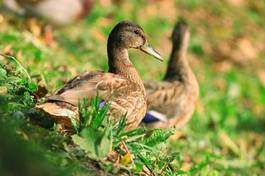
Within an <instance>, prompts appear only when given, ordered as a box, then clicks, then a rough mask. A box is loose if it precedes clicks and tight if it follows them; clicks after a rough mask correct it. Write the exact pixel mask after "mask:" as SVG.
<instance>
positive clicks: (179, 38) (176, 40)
mask: <svg viewBox="0 0 265 176" xmlns="http://www.w3.org/2000/svg"><path fill="white" fill-rule="evenodd" d="M171 40H172V43H173V47H174V49H175V50H179V49H181V48H182V47H187V46H186V44H187V43H188V40H189V27H188V24H187V23H186V22H185V21H184V20H179V21H178V22H177V23H176V26H175V28H174V30H173V32H172V35H171Z"/></svg>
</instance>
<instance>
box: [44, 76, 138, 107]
mask: <svg viewBox="0 0 265 176" xmlns="http://www.w3.org/2000/svg"><path fill="white" fill-rule="evenodd" d="M134 86H135V85H134V84H130V82H129V81H128V80H127V79H125V78H123V77H121V76H119V75H116V74H112V73H104V72H97V71H95V72H86V73H84V74H82V75H78V76H76V77H74V78H73V79H71V80H70V81H68V82H67V83H66V84H65V85H64V86H63V87H62V88H60V89H59V90H57V91H56V92H55V93H54V95H52V96H49V97H47V100H48V101H63V102H67V103H70V104H72V105H74V106H77V105H78V102H79V101H80V100H82V99H84V98H85V97H86V98H88V100H91V99H92V98H94V97H95V96H96V95H97V93H98V95H99V97H100V98H102V99H104V100H108V99H110V98H114V97H115V96H117V94H122V93H125V91H129V89H133V90H134V89H137V87H136V86H135V87H134Z"/></svg>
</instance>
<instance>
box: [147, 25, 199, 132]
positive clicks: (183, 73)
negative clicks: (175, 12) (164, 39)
mask: <svg viewBox="0 0 265 176" xmlns="http://www.w3.org/2000/svg"><path fill="white" fill-rule="evenodd" d="M171 39H172V44H173V46H172V52H171V56H170V59H169V63H168V67H167V71H166V75H165V77H164V79H163V81H146V82H145V83H144V85H145V88H146V92H147V104H148V113H147V114H146V116H145V118H144V120H143V122H144V123H146V124H148V125H150V126H152V127H156V128H166V127H170V126H176V127H178V128H180V127H182V126H184V125H185V124H186V123H187V122H188V121H189V119H190V118H191V116H192V114H193V111H194V108H195V104H196V101H197V99H198V97H199V85H198V82H197V79H196V77H195V75H194V73H193V71H192V69H191V67H190V65H189V63H188V60H187V59H186V53H187V48H188V42H189V29H188V25H187V24H186V23H185V22H184V21H179V22H178V23H177V24H176V26H175V28H174V30H173V33H172V37H171Z"/></svg>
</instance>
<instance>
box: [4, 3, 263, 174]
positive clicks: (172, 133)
mask: <svg viewBox="0 0 265 176" xmlns="http://www.w3.org/2000/svg"><path fill="white" fill-rule="evenodd" d="M107 2H108V1H106V0H105V1H104V0H101V1H99V2H98V3H96V4H95V6H94V8H93V10H92V11H91V14H90V15H89V16H88V17H87V18H86V19H85V20H83V21H80V22H79V23H78V24H75V25H70V26H68V27H66V28H63V27H62V28H54V29H53V35H54V40H50V39H49V38H47V37H45V36H44V31H45V30H47V28H45V27H44V26H45V22H42V21H38V20H36V19H24V18H22V17H17V16H14V15H12V14H8V13H6V12H5V11H1V12H0V26H1V27H0V41H1V42H0V53H2V54H4V55H3V56H0V64H1V65H0V107H1V108H0V115H1V119H0V123H1V124H0V140H1V145H0V173H3V175H12V174H13V175H18V173H19V174H20V175H44V174H45V175H62V174H64V175H87V174H88V173H89V175H93V174H94V175H99V174H101V175H104V174H105V175H107V174H109V175H111V174H114V175H116V174H117V173H119V174H120V173H123V174H139V173H145V174H149V175H151V174H154V175H263V174H264V172H265V167H264V166H265V141H264V137H265V117H264V114H265V108H264V107H265V79H264V78H265V70H264V66H265V61H264V59H262V58H264V56H265V53H264V51H265V50H264V49H265V48H264V44H263V43H264V39H265V33H264V27H265V21H264V18H265V2H264V1H251V0H238V1H235V0H226V1H221V2H213V1H210V0H206V1H201V0H200V1H194V0H188V1H187V0H177V1H158V2H157V1H151V0H148V1H143V0H140V1H136V0H129V1H126V2H122V1H115V2H116V4H108V3H107ZM178 17H183V18H185V19H187V20H188V22H189V24H190V27H191V43H190V50H189V57H188V59H189V60H190V63H191V65H192V67H193V68H194V70H195V73H196V76H197V77H198V80H199V83H200V101H199V103H198V106H197V109H196V112H195V113H194V115H193V118H192V120H191V121H190V122H189V124H188V125H187V126H186V127H185V128H184V129H182V130H181V131H176V130H175V129H167V130H158V129H153V130H151V129H145V128H144V127H141V128H139V129H136V130H133V131H130V132H124V131H123V128H124V120H121V121H120V122H119V125H118V126H112V125H111V124H110V123H109V119H108V117H107V116H106V112H107V110H108V105H105V106H104V107H102V108H99V103H100V100H99V98H98V97H96V98H95V99H94V100H93V102H92V104H91V106H90V108H89V109H86V108H84V107H85V105H87V101H86V100H84V101H82V102H80V106H79V110H80V112H81V114H82V116H81V117H82V118H81V119H82V120H81V124H80V125H75V130H76V133H75V134H73V135H72V136H64V135H62V134H61V133H60V131H59V130H58V129H59V127H58V126H56V125H55V126H52V128H48V129H45V128H42V127H40V126H38V125H35V124H34V123H31V121H30V118H29V117H28V112H29V110H30V109H31V108H32V107H34V105H35V104H36V103H37V101H41V97H43V96H44V95H45V94H46V91H47V90H48V92H53V91H54V90H56V89H57V88H59V87H60V86H61V85H62V84H63V83H64V82H65V81H67V80H68V79H69V78H71V77H73V76H74V75H76V74H77V73H81V72H83V71H86V70H95V69H96V70H107V55H106V52H105V51H106V39H107V36H108V34H109V32H110V30H111V28H112V27H113V26H114V24H116V23H117V22H118V21H120V20H124V19H127V20H133V21H135V22H137V23H138V24H140V25H141V26H142V28H143V29H144V30H145V32H146V33H147V34H148V39H149V40H150V43H151V44H152V45H153V46H154V48H156V49H157V50H158V51H160V53H161V54H162V55H163V56H164V58H167V57H168V56H169V52H170V49H171V46H170V41H169V36H170V33H171V30H172V28H173V26H174V23H175V21H176V19H177V18H178ZM9 56H14V57H9ZM130 56H131V57H132V58H134V59H133V62H134V64H135V65H136V67H137V69H138V70H139V72H140V74H141V76H142V78H143V79H160V78H162V76H163V73H164V71H163V70H164V69H161V68H165V67H166V64H161V63H159V62H157V61H156V60H152V59H151V57H149V56H145V55H144V54H142V53H138V52H135V51H134V50H132V51H130ZM46 89H47V90H46ZM73 124H75V122H74V121H73ZM88 134H89V135H88ZM92 134H93V135H92ZM168 138H169V139H168ZM111 149H114V151H115V152H111V154H109V151H110V150H111ZM107 154H109V155H108V157H106V156H107ZM117 158H119V162H116V163H115V162H113V161H116V160H117ZM31 163H35V165H34V166H33V165H32V164H31ZM10 173H12V174H10ZM23 173H25V174H23ZM1 175H2V174H1Z"/></svg>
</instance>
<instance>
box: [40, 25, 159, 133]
mask: <svg viewBox="0 0 265 176" xmlns="http://www.w3.org/2000/svg"><path fill="white" fill-rule="evenodd" d="M129 48H135V49H140V50H141V51H143V52H145V53H147V54H150V55H153V56H154V57H156V58H157V59H160V60H161V57H160V55H159V54H158V53H157V52H156V51H155V50H154V49H153V48H152V47H151V46H150V45H149V44H148V42H147V39H146V35H145V34H144V32H143V30H142V28H141V27H140V26H138V25H136V24H133V23H131V22H126V21H124V22H120V23H118V24H117V25H116V26H115V27H114V29H113V30H112V31H111V33H110V35H109V38H108V44H107V51H108V64H109V72H107V73H105V72H100V71H92V72H87V73H84V74H81V75H78V76H76V77H75V78H73V79H72V80H70V81H69V82H68V83H66V85H64V86H63V87H62V88H61V89H59V90H57V91H56V92H55V93H54V95H52V96H50V97H47V100H46V102H45V103H43V104H39V105H37V106H36V108H37V109H38V110H41V111H44V112H46V113H48V114H49V115H50V117H52V119H53V120H55V122H57V123H60V124H62V125H64V126H65V127H66V128H69V127H71V123H70V119H69V118H68V117H69V116H75V117H77V118H78V110H77V105H78V101H79V100H82V99H83V98H85V97H87V98H88V99H89V100H91V99H92V98H93V97H95V96H96V94H97V92H98V94H99V96H100V98H101V99H103V100H104V101H106V102H109V103H110V106H111V107H110V110H109V113H110V116H111V118H112V120H113V121H114V122H117V121H118V120H119V118H121V117H123V116H124V115H125V114H127V124H126V130H129V129H133V128H135V127H137V126H138V125H139V123H140V122H141V121H142V119H143V117H144V115H145V113H146V109H147V105H146V92H145V88H144V85H143V82H142V80H141V78H140V76H139V75H138V73H137V70H136V69H135V67H134V66H133V64H132V63H131V61H130V59H129V56H128V49H129Z"/></svg>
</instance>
